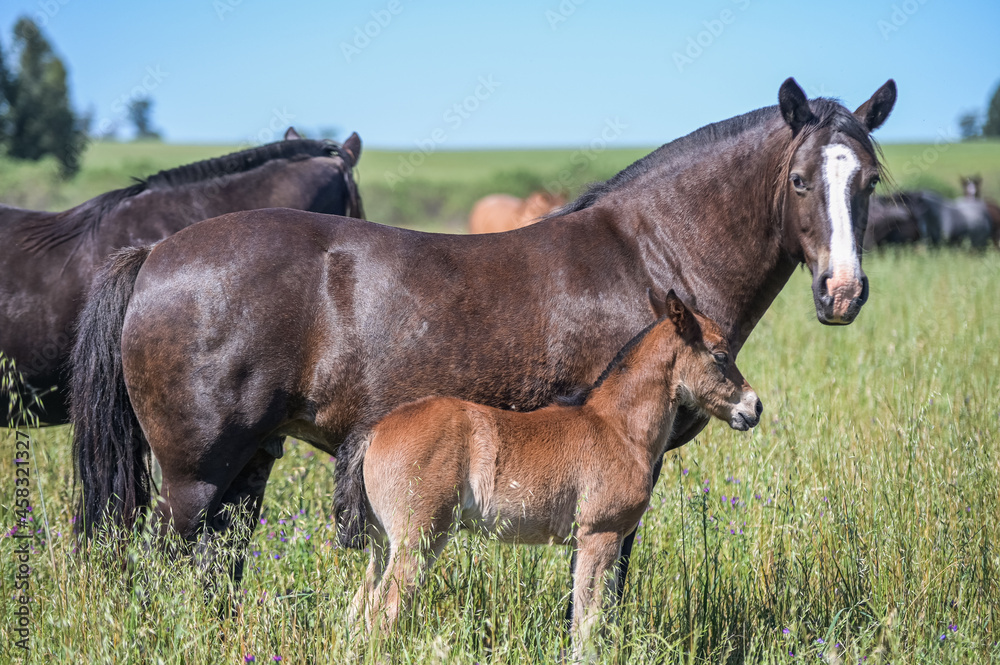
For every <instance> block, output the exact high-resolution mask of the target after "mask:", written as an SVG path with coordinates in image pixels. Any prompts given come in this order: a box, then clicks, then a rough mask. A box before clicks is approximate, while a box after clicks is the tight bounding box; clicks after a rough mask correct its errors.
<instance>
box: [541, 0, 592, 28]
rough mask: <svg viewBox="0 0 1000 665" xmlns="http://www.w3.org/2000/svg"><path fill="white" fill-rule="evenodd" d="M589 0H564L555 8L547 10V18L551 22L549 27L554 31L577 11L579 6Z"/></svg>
mask: <svg viewBox="0 0 1000 665" xmlns="http://www.w3.org/2000/svg"><path fill="white" fill-rule="evenodd" d="M586 1H587V0H562V2H560V3H559V5H558V6H557V7H556V8H555V9H549V10H547V11H546V12H545V20H546V21H548V22H549V27H550V28H552V30H553V31H555V30H556V28H558V27H559V26H560V25H561V24H563V23H565V22H566V21H568V20H569V17H570V16H572V15H573V14H575V13H576V10H577V8H578V7H579V6H580V5H582V4H583V3H585V2H586Z"/></svg>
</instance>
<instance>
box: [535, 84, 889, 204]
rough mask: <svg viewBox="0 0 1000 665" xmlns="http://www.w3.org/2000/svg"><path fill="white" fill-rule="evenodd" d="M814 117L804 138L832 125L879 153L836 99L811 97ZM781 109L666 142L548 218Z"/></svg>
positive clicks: (804, 130)
mask: <svg viewBox="0 0 1000 665" xmlns="http://www.w3.org/2000/svg"><path fill="white" fill-rule="evenodd" d="M809 107H810V108H811V109H812V112H813V115H814V116H815V117H814V119H813V120H812V121H811V122H809V123H808V124H807V125H805V126H804V127H803V128H802V131H801V133H800V135H799V136H800V137H801V140H804V139H805V137H806V136H808V135H809V134H811V133H812V132H815V131H817V130H818V129H821V128H823V127H828V126H830V127H832V128H833V129H834V130H835V131H839V132H843V133H844V134H847V135H848V136H850V137H851V138H853V139H854V140H856V141H857V142H858V143H860V144H861V145H862V146H865V147H866V148H868V149H869V150H871V154H872V156H873V157H874V156H875V148H874V147H873V142H872V140H871V137H870V136H869V135H868V132H867V131H866V130H865V128H864V127H863V126H862V124H861V122H860V121H859V120H858V119H857V118H856V117H855V116H854V114H853V113H851V112H850V111H848V110H847V109H846V108H845V107H844V106H843V105H842V104H841V103H840V102H839V101H837V100H835V99H826V98H822V97H820V98H817V99H811V100H809ZM780 116H781V110H780V109H779V108H778V106H777V105H775V106H765V107H764V108H760V109H756V110H754V111H750V112H748V113H744V114H742V115H738V116H735V117H732V118H729V119H727V120H720V121H719V122H713V123H711V124H708V125H705V126H704V127H701V128H699V129H696V130H694V131H693V132H691V133H690V134H688V135H686V136H682V137H680V138H678V139H674V140H673V141H671V142H670V143H666V144H664V145H662V146H660V147H659V148H657V149H656V150H654V151H653V152H651V153H649V154H648V155H646V156H645V157H643V158H641V159H639V160H638V161H636V162H633V163H632V164H630V165H629V166H626V167H625V168H624V169H622V170H621V171H619V172H618V173H617V174H616V175H615V176H613V177H611V178H609V179H608V180H605V181H603V182H595V183H593V184H591V185H589V186H588V187H587V189H586V190H585V191H584V192H583V194H581V195H580V196H578V197H577V198H576V200H574V201H571V202H569V203H567V204H566V205H565V206H563V207H562V208H559V209H558V210H555V211H553V212H551V213H549V214H548V215H546V218H547V219H548V218H553V217H562V216H563V215H568V214H570V213H574V212H578V211H580V210H584V209H586V208H589V207H591V206H593V205H594V204H595V203H597V201H598V200H600V199H601V198H602V197H603V196H604V195H605V194H608V193H609V192H613V191H617V190H619V189H622V188H624V187H626V186H628V185H629V184H630V183H632V182H633V181H635V180H637V179H638V178H639V177H640V176H643V175H645V174H647V173H650V172H652V171H654V170H656V169H658V168H660V167H662V166H665V165H668V164H670V163H672V162H673V161H674V160H677V159H678V158H686V157H689V156H690V153H691V152H692V151H694V150H697V149H700V148H704V147H706V146H710V145H713V144H717V143H719V142H720V141H725V140H727V139H730V138H733V137H735V136H739V135H740V134H743V133H744V132H746V131H749V130H751V129H755V128H757V127H760V126H761V125H764V124H766V123H767V122H769V121H771V120H774V119H776V118H779V117H780Z"/></svg>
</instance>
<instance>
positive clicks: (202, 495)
mask: <svg viewBox="0 0 1000 665" xmlns="http://www.w3.org/2000/svg"><path fill="white" fill-rule="evenodd" d="M220 458H223V459H224V456H220ZM273 465H274V457H273V456H272V455H270V454H269V453H267V452H265V450H264V446H263V445H262V446H260V447H258V448H257V449H256V450H255V451H254V452H253V453H252V454H251V455H250V457H249V458H248V459H247V458H244V459H242V460H241V459H238V458H237V459H232V458H230V459H229V460H228V463H226V464H221V463H220V464H216V465H215V468H214V469H213V470H214V471H215V473H213V474H210V473H207V472H200V471H202V470H201V469H198V468H195V469H191V468H184V467H181V468H178V467H177V466H175V465H173V464H170V463H169V462H167V463H164V466H163V486H162V492H161V496H160V500H159V501H158V502H157V505H156V511H155V519H156V521H157V523H158V527H159V531H160V533H161V534H163V535H165V534H166V533H167V532H168V531H169V530H171V529H173V530H174V531H176V532H177V534H178V535H179V536H180V537H181V539H182V540H183V541H184V542H185V543H186V544H187V546H188V549H189V550H191V551H192V553H193V554H194V555H195V558H196V560H197V561H198V563H199V564H200V565H201V566H202V567H206V568H207V567H211V566H215V565H216V564H219V563H224V564H226V568H227V569H228V570H227V572H228V573H229V574H230V575H231V576H232V577H233V578H234V579H235V580H236V581H237V582H238V581H239V580H240V579H241V578H242V575H243V553H244V552H243V551H242V550H243V549H245V547H246V543H247V541H248V540H249V538H250V534H251V533H252V532H253V527H254V524H255V523H256V520H257V518H258V517H259V516H260V508H261V505H262V502H263V498H264V488H265V486H266V484H267V479H268V476H269V475H270V473H271V468H272V466H273ZM234 527H235V528H234ZM224 536H228V537H224ZM220 545H221V546H223V547H224V548H225V554H226V555H227V556H226V557H224V558H227V559H228V560H227V561H216V559H217V557H216V553H217V549H218V548H219V546H220ZM234 553H238V555H237V556H232V555H233V554H234Z"/></svg>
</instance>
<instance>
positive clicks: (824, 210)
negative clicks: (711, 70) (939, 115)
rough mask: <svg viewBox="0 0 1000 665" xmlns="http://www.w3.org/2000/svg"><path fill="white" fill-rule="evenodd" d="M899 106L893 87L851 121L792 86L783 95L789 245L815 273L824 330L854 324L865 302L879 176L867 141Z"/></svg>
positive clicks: (783, 188) (783, 195) (783, 193)
mask: <svg viewBox="0 0 1000 665" xmlns="http://www.w3.org/2000/svg"><path fill="white" fill-rule="evenodd" d="M895 103H896V84H895V82H893V81H892V80H891V79H890V80H889V81H887V82H886V83H885V85H883V86H882V87H881V88H879V89H878V90H877V91H876V92H875V94H874V95H872V97H871V99H869V100H868V101H867V102H865V103H864V104H862V105H861V106H860V107H858V109H857V110H856V111H855V112H854V113H851V112H850V111H848V110H847V109H845V108H844V107H843V106H841V105H840V104H838V103H837V102H834V101H832V100H828V99H814V100H812V101H809V100H808V99H806V95H805V93H804V92H802V88H800V87H799V86H798V84H797V83H795V80H794V79H791V78H789V79H788V80H786V81H785V82H784V83H783V84H782V86H781V89H780V90H779V91H778V106H779V108H780V110H781V115H782V117H783V118H784V120H785V122H786V123H787V124H788V126H789V127H790V128H791V131H792V141H791V143H790V145H789V152H790V155H789V158H788V160H787V162H786V164H785V166H784V169H783V171H782V182H780V183H779V187H780V190H779V192H778V199H779V201H780V204H779V209H780V210H782V213H783V219H782V225H783V228H784V232H785V238H784V242H785V245H786V248H787V249H788V251H789V252H790V253H791V254H792V256H794V257H795V258H797V259H798V260H799V261H801V262H804V263H805V264H806V266H808V268H809V270H810V272H811V273H812V276H813V285H812V290H813V302H814V303H815V305H816V317H817V318H818V319H819V321H820V323H824V324H827V325H837V324H839V325H844V324H848V323H851V322H852V321H854V319H855V317H857V315H858V312H860V311H861V307H862V305H864V304H865V302H866V301H867V300H868V278H867V277H866V276H865V273H864V272H863V271H862V270H861V252H860V249H861V243H862V240H863V238H864V234H865V226H866V225H867V223H868V199H869V197H870V196H871V194H872V192H873V191H874V190H875V185H876V183H878V180H879V175H880V165H879V160H878V155H877V152H876V150H875V146H874V144H873V143H872V140H871V138H870V137H869V134H870V133H871V132H872V131H873V130H875V129H876V128H878V127H879V126H881V125H882V123H883V122H885V119H886V117H888V115H889V112H890V111H891V110H892V107H893V105H894V104H895Z"/></svg>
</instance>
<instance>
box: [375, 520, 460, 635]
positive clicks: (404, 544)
mask: <svg viewBox="0 0 1000 665" xmlns="http://www.w3.org/2000/svg"><path fill="white" fill-rule="evenodd" d="M452 516H453V506H452V505H451V504H449V505H447V506H441V507H440V508H439V509H438V511H437V515H436V516H435V517H434V518H433V519H430V520H424V519H420V518H419V516H417V515H413V514H410V515H408V516H407V515H404V516H399V517H398V518H397V519H399V520H401V521H403V522H404V523H402V524H399V523H398V522H397V524H394V525H392V526H391V527H390V529H393V527H396V529H393V531H395V533H390V536H389V540H390V548H389V549H390V554H389V563H388V566H387V567H386V568H385V570H384V572H383V575H382V580H381V582H380V583H379V585H378V588H377V589H376V592H375V601H374V602H373V603H372V605H371V607H372V610H371V612H372V614H371V621H373V622H374V621H376V620H378V621H380V623H381V625H382V629H383V630H385V631H388V630H391V629H392V628H393V627H394V626H395V625H396V622H397V621H398V620H399V614H400V612H402V611H403V610H404V609H405V608H407V607H408V606H409V604H410V602H411V601H412V599H413V595H414V594H415V593H416V590H417V587H418V586H419V585H420V584H421V583H422V582H423V578H424V576H425V575H426V573H427V571H428V570H429V569H430V567H431V566H432V565H434V562H435V561H436V560H437V558H438V557H439V556H441V552H442V551H443V550H444V548H445V545H447V544H448V540H449V539H450V538H451V529H452V519H453V517H452ZM407 517H409V519H407ZM399 531H402V532H403V533H402V534H399V535H397V534H398V532H399Z"/></svg>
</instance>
